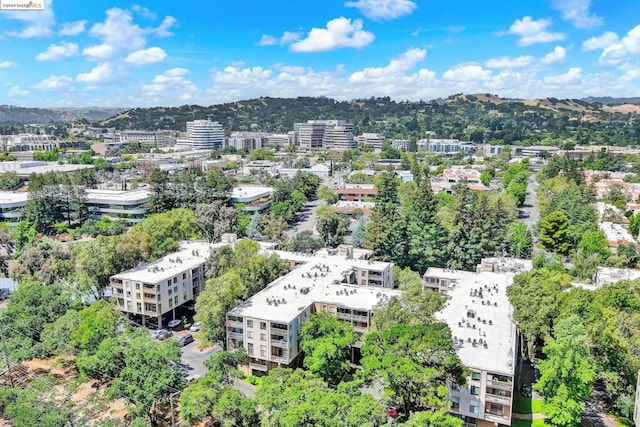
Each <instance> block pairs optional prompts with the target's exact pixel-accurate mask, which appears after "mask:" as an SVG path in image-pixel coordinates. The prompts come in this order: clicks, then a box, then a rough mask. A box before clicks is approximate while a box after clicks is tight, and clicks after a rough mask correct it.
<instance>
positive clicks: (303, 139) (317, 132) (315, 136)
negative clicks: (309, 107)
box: [293, 120, 325, 151]
mask: <svg viewBox="0 0 640 427" xmlns="http://www.w3.org/2000/svg"><path fill="white" fill-rule="evenodd" d="M324 128H325V122H324V120H308V121H307V122H306V123H295V124H294V126H293V130H294V132H295V133H296V135H297V136H296V141H297V145H298V146H299V147H300V149H302V150H306V151H308V150H318V149H320V148H322V139H323V138H324Z"/></svg>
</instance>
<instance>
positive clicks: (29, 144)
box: [0, 133, 60, 151]
mask: <svg viewBox="0 0 640 427" xmlns="http://www.w3.org/2000/svg"><path fill="white" fill-rule="evenodd" d="M0 145H2V150H3V151H9V150H12V149H13V150H15V151H34V150H39V151H51V150H53V149H54V148H57V147H58V146H59V145H60V141H58V138H56V137H55V136H53V135H39V134H33V133H20V134H18V135H0Z"/></svg>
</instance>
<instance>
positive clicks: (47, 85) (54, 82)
mask: <svg viewBox="0 0 640 427" xmlns="http://www.w3.org/2000/svg"><path fill="white" fill-rule="evenodd" d="M72 83H73V79H72V78H70V77H67V76H54V75H51V76H49V77H47V78H46V79H44V80H42V81H41V82H40V83H38V84H36V85H35V86H34V88H35V89H37V90H44V91H58V90H65V89H68V88H69V87H70V86H71V84H72Z"/></svg>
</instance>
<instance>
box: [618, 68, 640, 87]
mask: <svg viewBox="0 0 640 427" xmlns="http://www.w3.org/2000/svg"><path fill="white" fill-rule="evenodd" d="M638 79H640V67H638V66H637V65H636V66H634V67H633V68H630V69H628V70H627V71H626V72H625V73H624V75H623V76H622V77H620V81H621V82H623V83H629V82H632V81H634V80H638Z"/></svg>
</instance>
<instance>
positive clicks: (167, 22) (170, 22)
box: [151, 16, 178, 37]
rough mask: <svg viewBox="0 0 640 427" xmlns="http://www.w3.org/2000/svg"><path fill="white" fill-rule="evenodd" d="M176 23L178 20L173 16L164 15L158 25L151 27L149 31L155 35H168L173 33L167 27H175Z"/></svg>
mask: <svg viewBox="0 0 640 427" xmlns="http://www.w3.org/2000/svg"><path fill="white" fill-rule="evenodd" d="M177 23H178V20H177V19H176V18H174V17H173V16H165V17H164V19H163V20H162V23H161V24H160V25H159V26H158V27H156V28H152V29H151V33H153V34H154V35H155V36H156V37H170V36H172V35H173V33H172V32H171V31H169V29H171V28H173V27H175V26H176V24H177Z"/></svg>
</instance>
